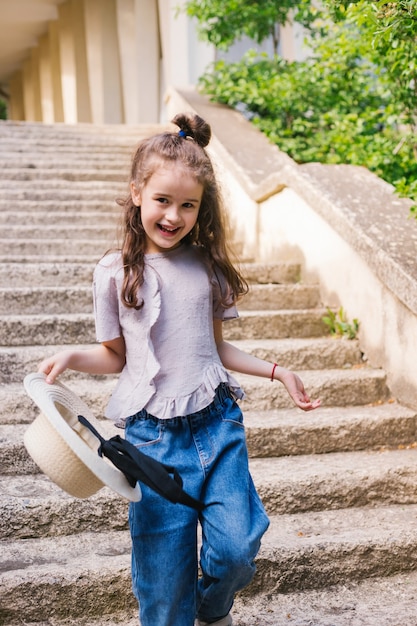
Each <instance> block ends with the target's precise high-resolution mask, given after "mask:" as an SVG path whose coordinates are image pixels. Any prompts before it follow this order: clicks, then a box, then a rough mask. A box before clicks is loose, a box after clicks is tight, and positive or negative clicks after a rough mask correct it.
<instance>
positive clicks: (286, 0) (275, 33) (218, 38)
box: [186, 0, 319, 52]
mask: <svg viewBox="0 0 417 626" xmlns="http://www.w3.org/2000/svg"><path fill="white" fill-rule="evenodd" d="M186 12H187V14H188V15H189V16H190V17H195V18H197V20H198V24H199V32H200V35H201V37H202V38H203V39H205V40H207V41H208V42H209V43H212V44H214V45H215V46H216V47H217V48H220V49H223V50H227V49H228V48H229V47H230V46H231V45H232V44H233V43H234V42H235V41H236V40H237V39H240V38H241V37H242V36H243V35H246V36H248V37H249V38H250V39H253V40H254V41H256V42H257V43H262V42H263V41H264V40H265V39H268V38H272V40H273V44H274V50H275V52H277V50H278V43H279V28H278V26H279V25H280V24H282V25H284V24H286V23H287V22H288V21H289V20H290V15H291V19H292V20H294V21H296V22H299V23H301V24H302V25H303V26H304V27H305V28H307V29H309V28H310V27H311V24H312V23H313V21H314V20H315V19H316V18H317V16H318V14H319V12H318V9H316V8H315V7H314V6H313V5H312V3H311V1H310V0H281V1H280V2H277V0H226V1H225V0H189V1H188V2H186Z"/></svg>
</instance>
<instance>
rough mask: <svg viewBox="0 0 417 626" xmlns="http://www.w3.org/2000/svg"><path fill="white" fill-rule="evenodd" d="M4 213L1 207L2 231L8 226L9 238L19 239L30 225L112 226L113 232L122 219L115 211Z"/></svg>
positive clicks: (37, 226)
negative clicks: (23, 229)
mask: <svg viewBox="0 0 417 626" xmlns="http://www.w3.org/2000/svg"><path fill="white" fill-rule="evenodd" d="M55 206H56V205H55ZM73 208H74V211H71V212H69V211H67V212H65V211H61V207H59V211H55V210H51V211H44V210H42V211H41V210H38V211H20V210H19V211H16V210H15V211H2V210H1V207H0V229H1V228H2V227H4V226H6V228H7V230H6V233H7V235H8V236H9V237H11V238H13V237H19V236H20V235H21V233H22V231H21V228H22V226H23V227H26V228H30V227H29V226H28V224H31V226H32V227H33V228H34V229H37V228H39V227H41V226H42V227H43V226H45V224H47V225H48V227H51V226H54V227H57V226H60V227H61V228H64V226H66V225H67V224H71V225H72V226H77V227H80V226H83V227H85V226H87V227H92V226H95V227H96V228H97V225H98V224H100V225H101V224H109V225H112V227H113V231H114V229H115V226H116V224H117V220H118V219H119V217H120V212H119V211H117V210H115V209H113V210H100V211H94V212H93V211H75V206H74V207H73Z"/></svg>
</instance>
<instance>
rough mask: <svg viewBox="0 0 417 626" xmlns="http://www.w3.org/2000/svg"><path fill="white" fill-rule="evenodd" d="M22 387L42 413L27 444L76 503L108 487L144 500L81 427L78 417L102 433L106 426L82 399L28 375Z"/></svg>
mask: <svg viewBox="0 0 417 626" xmlns="http://www.w3.org/2000/svg"><path fill="white" fill-rule="evenodd" d="M24 387H25V389H26V392H27V393H28V395H29V396H30V397H31V398H32V400H33V401H34V402H35V403H36V404H37V405H38V407H39V408H40V410H41V413H40V415H38V416H37V417H36V419H35V420H34V421H33V422H32V424H31V425H30V426H29V428H28V429H27V430H26V432H25V435H24V443H25V446H26V449H27V451H28V452H29V454H30V456H31V457H32V459H33V460H34V461H35V463H36V464H37V465H38V466H39V467H40V469H41V470H42V472H43V473H44V474H46V475H47V476H49V478H50V479H51V480H52V481H53V482H54V483H56V484H57V485H58V486H59V487H61V489H63V490H64V491H66V492H67V493H69V494H70V495H71V496H75V497H76V498H88V497H89V496H91V495H92V494H94V493H96V492H97V491H98V490H99V489H101V488H102V487H104V486H105V485H107V486H108V487H110V488H111V489H113V490H114V491H116V492H117V493H118V494H120V495H122V496H124V497H125V498H127V499H128V500H131V501H135V502H137V501H138V500H140V499H141V490H140V487H139V485H136V486H135V487H131V486H130V485H129V483H128V481H127V479H126V477H125V475H124V474H123V473H122V472H121V471H120V470H118V469H117V468H116V467H115V466H114V465H113V464H112V463H111V462H110V461H109V460H108V459H106V458H104V457H103V458H102V457H100V456H99V455H98V453H97V450H98V448H99V446H100V441H99V440H98V439H97V438H96V437H95V436H94V435H93V434H92V432H91V431H90V430H88V428H86V427H85V426H83V425H82V424H80V422H79V421H78V415H83V416H84V417H86V418H87V419H88V420H89V422H90V423H91V424H92V425H93V426H94V427H95V428H96V430H97V431H98V432H100V430H102V429H103V426H102V424H100V422H99V421H98V420H97V419H96V418H95V417H94V415H92V413H91V411H90V409H89V408H88V407H87V405H86V404H85V403H84V402H83V401H82V400H81V399H80V398H78V397H77V396H76V395H75V394H74V393H73V392H72V391H71V390H70V389H68V387H66V386H65V385H63V384H62V383H60V382H55V383H54V384H52V385H51V384H48V383H47V382H45V376H44V374H28V375H27V376H26V377H25V379H24Z"/></svg>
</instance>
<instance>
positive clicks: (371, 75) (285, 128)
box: [200, 0, 417, 201]
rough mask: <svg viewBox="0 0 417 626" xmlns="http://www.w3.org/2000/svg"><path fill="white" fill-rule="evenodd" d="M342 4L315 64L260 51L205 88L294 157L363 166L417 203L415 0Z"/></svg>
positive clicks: (216, 73)
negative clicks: (245, 117) (411, 29)
mask: <svg viewBox="0 0 417 626" xmlns="http://www.w3.org/2000/svg"><path fill="white" fill-rule="evenodd" d="M336 4H337V9H338V11H337V18H338V19H339V20H340V21H338V22H331V21H330V22H329V23H328V24H327V26H326V28H325V29H323V27H321V32H325V36H322V37H318V36H317V37H316V38H313V39H312V40H311V42H310V43H311V46H312V55H311V57H310V58H309V59H307V60H306V61H303V62H291V63H290V62H287V61H285V60H283V59H282V58H280V57H278V56H275V57H274V58H269V57H268V56H266V55H260V54H258V53H255V52H253V51H251V52H249V53H247V54H246V55H245V56H244V57H243V59H242V60H241V61H240V62H238V63H232V64H227V63H226V62H224V61H220V62H217V63H215V64H214V65H213V66H212V67H211V68H210V69H209V70H208V71H207V72H206V73H205V75H204V76H202V77H201V79H200V87H201V89H202V90H203V91H204V92H205V93H206V94H208V95H209V96H210V97H211V98H212V99H214V100H216V101H219V102H222V103H225V104H228V105H229V106H232V107H235V108H238V109H239V110H241V111H242V112H243V113H244V114H245V115H246V116H247V117H248V119H250V120H251V121H252V122H253V123H254V124H255V125H257V126H258V127H259V128H260V130H262V131H263V132H264V133H265V134H266V135H267V136H268V137H269V138H270V140H271V141H272V142H274V143H275V144H277V145H278V147H279V148H280V149H281V150H282V151H284V152H286V153H287V154H289V155H290V156H291V157H292V158H293V159H295V161H297V162H299V163H305V162H309V161H319V162H322V163H348V164H353V165H362V166H365V167H367V168H368V169H369V170H371V171H372V172H375V173H376V174H377V175H378V176H380V177H381V178H383V179H385V180H387V181H388V182H390V183H392V184H393V185H394V186H395V187H396V190H397V192H398V193H399V194H400V195H402V196H407V197H410V198H412V199H413V200H414V201H417V182H416V180H417V160H416V154H417V139H416V134H415V123H416V122H415V120H416V119H417V103H416V98H415V93H416V85H417V57H416V56H415V52H414V50H415V41H416V39H417V8H416V3H414V4H413V3H410V2H405V0H404V1H403V2H392V3H381V2H376V3H369V2H368V3H366V2H362V1H359V2H356V3H349V2H338V3H336ZM379 5H380V6H379ZM335 7H336V5H334V6H333V8H335ZM398 16H400V17H398ZM372 20H373V22H372ZM374 22H375V25H374V27H373V30H372V29H371V28H370V24H373V23H374ZM414 24H416V26H414ZM400 25H401V27H400ZM410 25H411V26H410ZM411 27H413V28H414V29H415V30H414V31H413V32H411V31H410V28H411ZM387 59H388V60H389V62H387ZM413 107H414V108H413Z"/></svg>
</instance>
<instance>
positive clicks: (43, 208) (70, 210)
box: [0, 190, 121, 223]
mask: <svg viewBox="0 0 417 626" xmlns="http://www.w3.org/2000/svg"><path fill="white" fill-rule="evenodd" d="M53 195H54V194H53V193H52V194H50V196H48V198H47V199H44V200H26V199H23V200H22V199H17V198H15V199H9V200H4V199H2V198H0V211H1V212H2V213H5V214H6V216H7V218H6V219H8V216H9V215H10V214H12V215H14V218H15V220H14V221H15V223H16V222H18V221H19V220H20V216H21V215H22V214H25V215H27V217H28V219H29V220H36V219H38V218H37V213H40V214H41V215H44V214H45V213H46V214H47V215H48V216H51V218H52V219H55V217H54V216H53V215H52V214H53V213H56V214H57V215H62V216H63V217H64V216H65V217H66V219H67V218H68V215H70V216H71V217H74V218H75V217H76V216H79V215H80V214H81V215H82V214H83V213H87V214H88V213H92V212H99V213H100V214H102V213H104V214H106V215H107V214H113V213H116V214H117V213H120V211H121V209H120V208H119V207H118V206H117V204H116V200H115V198H116V194H115V192H114V190H112V191H111V193H110V194H109V196H108V198H107V199H106V200H97V199H95V198H92V199H90V200H68V199H64V198H61V200H60V201H59V204H58V203H57V201H56V200H51V199H50V197H51V196H52V197H53Z"/></svg>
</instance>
